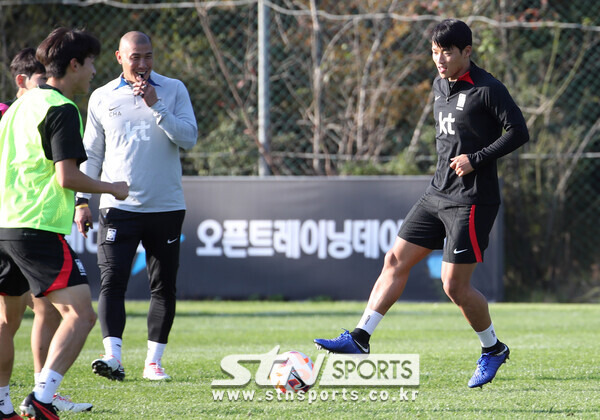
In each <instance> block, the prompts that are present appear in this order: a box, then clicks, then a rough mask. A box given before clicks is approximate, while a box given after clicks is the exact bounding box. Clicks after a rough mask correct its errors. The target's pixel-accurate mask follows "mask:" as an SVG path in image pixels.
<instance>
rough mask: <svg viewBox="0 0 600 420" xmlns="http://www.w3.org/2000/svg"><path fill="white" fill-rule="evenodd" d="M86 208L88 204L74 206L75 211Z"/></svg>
mask: <svg viewBox="0 0 600 420" xmlns="http://www.w3.org/2000/svg"><path fill="white" fill-rule="evenodd" d="M86 207H89V204H88V203H83V204H79V205H77V206H75V208H76V209H84V208H86Z"/></svg>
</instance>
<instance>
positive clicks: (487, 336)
mask: <svg viewBox="0 0 600 420" xmlns="http://www.w3.org/2000/svg"><path fill="white" fill-rule="evenodd" d="M477 335H478V336H479V341H480V342H481V347H484V348H486V347H492V346H494V345H495V344H496V343H497V342H498V337H496V331H494V324H490V326H489V327H487V328H486V329H485V330H483V331H481V332H478V333H477Z"/></svg>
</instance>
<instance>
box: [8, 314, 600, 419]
mask: <svg viewBox="0 0 600 420" xmlns="http://www.w3.org/2000/svg"><path fill="white" fill-rule="evenodd" d="M147 307H148V305H147V303H145V302H128V303H127V309H128V318H127V327H126V330H125V336H124V349H123V363H124V365H125V370H126V375H127V377H126V379H125V381H124V382H112V381H109V380H106V379H104V378H100V377H96V376H95V375H93V374H92V373H91V369H90V362H91V361H92V360H93V359H94V358H96V357H98V356H99V355H100V354H101V353H102V352H103V350H102V345H101V334H100V327H99V325H96V326H95V327H94V329H93V331H92V332H91V334H90V336H89V338H88V340H87V343H86V346H85V347H84V349H83V351H82V353H81V355H80V357H79V359H78V360H77V361H76V362H75V364H74V365H73V367H72V368H71V369H70V371H69V372H68V373H67V375H66V377H65V379H64V381H63V383H62V385H61V389H60V391H61V392H62V393H63V394H69V395H71V396H72V397H73V398H74V399H75V400H77V401H89V402H92V403H93V404H94V409H93V411H92V412H91V413H89V414H87V413H86V414H73V415H69V414H63V415H62V416H61V418H77V419H124V418H148V419H158V418H163V419H175V418H185V419H213V418H248V417H250V418H261V419H262V418H268V419H279V418H303V419H304V418H312V419H350V418H420V419H429V418H431V419H439V418H465V419H477V418H486V419H489V418H498V419H520V418H522V419H531V418H540V419H542V418H543V419H545V418H562V417H569V418H581V419H589V418H600V411H599V409H600V357H599V356H598V353H599V351H598V350H599V348H600V347H599V343H600V306H598V305H575V304H562V305H561V304H492V305H490V310H491V312H492V317H493V319H494V325H495V326H496V329H497V331H498V333H499V335H500V338H501V339H502V340H503V341H505V342H506V343H507V344H509V345H510V347H511V358H510V360H509V361H508V363H507V364H505V365H504V366H503V367H502V368H501V369H500V371H499V373H498V376H497V377H496V379H495V380H494V382H493V383H492V384H489V385H486V386H484V388H483V389H481V390H480V389H469V388H468V387H467V386H466V383H467V381H468V379H469V378H470V376H471V374H472V373H473V370H474V368H475V361H476V360H477V358H478V356H479V345H478V341H477V337H476V336H475V334H474V333H473V332H472V331H471V330H470V328H469V327H468V325H467V324H466V322H465V320H464V319H463V318H462V316H461V315H460V312H459V311H458V309H457V308H456V307H455V306H453V305H452V304H446V303H444V304H429V303H398V304H396V305H395V306H394V307H393V308H392V309H391V311H390V312H389V313H388V314H387V315H386V317H385V318H384V320H383V321H382V322H381V324H380V325H379V328H378V329H377V331H376V333H375V335H374V337H373V338H372V340H371V346H372V352H374V353H417V354H419V355H420V373H421V376H420V386H419V387H418V388H417V390H418V391H419V393H418V396H417V398H416V400H415V401H402V402H399V401H392V400H391V398H390V399H389V400H388V401H374V402H372V401H368V400H367V401H362V397H365V396H367V395H368V392H369V391H370V390H371V389H375V388H368V389H364V388H354V389H355V390H357V391H358V392H359V396H360V398H359V401H343V399H342V398H340V395H341V389H339V390H338V397H337V398H336V400H335V401H332V400H331V399H328V400H327V401H321V400H320V399H319V400H318V401H317V402H313V403H310V404H309V403H308V401H307V400H304V401H297V400H295V401H265V400H264V398H263V399H262V401H257V400H255V401H214V400H213V394H212V388H211V381H212V380H214V379H227V378H228V377H227V375H225V374H224V373H223V372H222V371H221V369H220V361H221V359H222V358H223V357H224V356H226V355H229V354H240V353H251V354H257V353H266V352H268V351H269V350H271V349H272V348H273V347H275V346H276V345H281V352H283V351H287V350H299V351H302V352H304V353H306V354H308V355H309V356H311V358H313V360H315V359H316V356H317V354H318V351H317V350H316V348H315V347H314V345H313V344H312V340H313V338H315V337H327V338H329V337H334V336H336V335H337V334H338V333H339V332H340V331H341V330H340V328H341V327H346V328H350V329H352V328H353V327H354V325H355V324H356V322H357V321H358V318H359V317H360V315H361V314H362V311H363V308H364V303H362V302H360V303H357V302H180V303H179V304H178V308H177V317H176V319H175V325H174V327H173V330H172V333H171V338H170V342H169V345H168V346H167V351H166V353H165V356H164V357H163V365H164V366H165V367H166V369H167V373H169V374H170V375H172V376H173V380H172V381H171V382H168V383H153V382H148V381H145V380H143V379H142V378H141V375H142V368H143V362H144V358H145V351H146V317H145V314H146V311H147ZM31 321H32V315H31V313H29V312H28V314H27V316H26V318H25V319H24V320H23V324H22V327H21V329H20V330H19V332H18V334H17V337H16V359H17V360H16V362H15V369H14V372H13V376H12V380H11V396H12V400H13V403H14V404H15V405H18V403H19V402H20V401H21V399H22V398H24V397H25V395H26V394H27V393H28V392H30V389H31V387H32V381H33V373H32V362H31V352H30V350H29V331H30V328H31ZM0 351H1V350H0ZM244 366H246V367H247V368H248V370H250V371H251V372H252V374H253V378H254V373H255V372H256V367H257V364H252V363H248V364H245V365H244ZM243 389H244V390H255V391H256V393H257V394H256V395H257V396H258V395H265V393H266V391H268V390H269V389H270V388H269V389H267V388H259V387H258V386H256V385H255V384H254V382H251V384H250V385H249V386H248V387H246V388H243ZM313 389H314V390H315V391H318V392H319V393H320V392H321V391H324V390H327V391H329V395H331V392H332V388H324V387H319V386H318V383H317V385H315V387H314V388H313ZM382 389H385V390H387V391H389V392H390V393H391V394H390V395H395V394H392V393H394V392H396V391H397V390H395V389H393V388H389V387H388V388H382ZM349 391H350V390H349Z"/></svg>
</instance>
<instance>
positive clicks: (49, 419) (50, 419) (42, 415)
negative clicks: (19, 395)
mask: <svg viewBox="0 0 600 420" xmlns="http://www.w3.org/2000/svg"><path fill="white" fill-rule="evenodd" d="M20 409H21V416H25V417H27V418H33V419H35V420H58V414H56V409H55V408H54V406H53V405H52V403H47V404H46V403H43V402H41V401H38V400H37V399H36V398H35V395H34V393H33V392H32V393H31V394H29V395H28V396H27V398H25V399H24V400H23V402H22V403H21V406H20Z"/></svg>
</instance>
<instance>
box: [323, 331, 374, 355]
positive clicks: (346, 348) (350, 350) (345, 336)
mask: <svg viewBox="0 0 600 420" xmlns="http://www.w3.org/2000/svg"><path fill="white" fill-rule="evenodd" d="M314 342H315V345H316V346H317V348H318V349H324V350H327V351H330V352H331V353H344V354H369V346H368V345H367V347H363V346H361V345H360V344H358V343H357V342H356V341H354V339H353V338H352V336H351V335H350V332H349V331H348V330H344V332H343V333H341V334H340V336H339V337H336V338H333V339H331V340H327V339H325V338H315V340H314Z"/></svg>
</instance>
